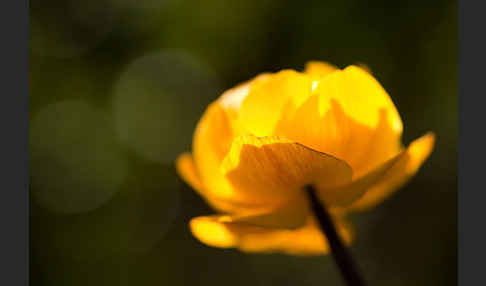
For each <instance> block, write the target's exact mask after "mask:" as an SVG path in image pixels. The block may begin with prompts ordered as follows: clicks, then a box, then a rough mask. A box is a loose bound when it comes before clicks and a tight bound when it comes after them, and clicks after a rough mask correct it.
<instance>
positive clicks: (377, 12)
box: [30, 0, 457, 286]
mask: <svg viewBox="0 0 486 286" xmlns="http://www.w3.org/2000/svg"><path fill="white" fill-rule="evenodd" d="M30 14H31V18H30V20H31V21H30V22H31V26H30V31H31V32H30V35H31V41H30V46H31V49H30V84H31V95H30V153H31V170H30V173H31V188H30V198H31V200H30V261H31V262H30V273H31V278H30V281H31V284H32V285H49V286H57V285H83V286H85V285H215V286H216V285H232V286H236V285H262V286H263V285H273V284H276V285H342V283H341V281H340V277H339V275H338V272H337V269H336V268H335V266H334V264H333V261H332V260H331V258H330V257H329V256H323V257H312V258H305V257H291V256H285V255H278V254H271V255H268V254H266V255H265V254H244V253H240V252H238V251H235V250H220V249H213V248H209V247H206V246H205V245H202V244H200V243H199V242H198V241H196V240H195V239H194V238H193V237H192V236H191V235H190V232H189V230H188V227H187V222H188V221H189V219H190V218H191V217H194V216H198V215H205V214H209V213H211V212H212V211H211V210H210V209H209V208H208V207H207V206H206V205H205V203H204V202H203V200H202V199H201V198H200V197H198V196H197V195H196V194H195V193H194V192H193V191H191V190H190V189H189V187H188V186H186V185H185V184H184V183H183V182H182V181H181V180H180V179H179V178H178V176H177V175H176V173H175V170H174V167H173V160H174V159H175V158H176V156H177V155H178V154H180V153H181V152H183V151H188V150H190V148H191V138H192V132H193V129H194V126H195V124H196V123H197V120H198V119H199V118H200V116H201V114H202V112H203V111H204V108H205V106H207V104H209V103H210V102H211V101H212V100H214V99H216V98H217V97H218V96H219V94H220V93H221V92H222V91H224V90H225V89H227V88H230V87H232V86H234V85H235V84H237V83H239V82H241V81H244V80H247V79H249V78H251V77H253V76H255V75H256V74H258V73H261V72H264V71H278V70H280V69H283V68H294V69H302V68H303V66H304V64H305V62H306V61H309V60H324V61H329V62H331V63H333V64H336V65H338V66H340V67H345V66H346V65H349V64H356V63H364V64H366V65H367V66H369V67H370V68H371V70H372V71H373V74H374V75H375V77H376V78H377V79H378V80H379V81H380V82H381V83H382V85H383V86H384V87H385V89H386V90H387V91H388V92H389V94H390V96H391V97H392V99H393V101H394V102H395V104H396V105H397V108H398V110H399V112H400V114H401V116H402V119H403V122H404V126H405V128H404V129H405V130H404V136H403V140H404V143H406V144H408V143H409V142H410V141H411V140H413V139H414V138H417V137H419V136H421V135H422V134H424V133H425V132H426V131H429V130H432V131H434V132H436V134H437V144H436V148H435V150H434V152H433V153H432V155H431V157H430V159H429V160H428V161H427V162H426V163H425V165H424V166H423V168H422V169H421V170H420V172H419V174H418V175H417V176H416V177H415V178H414V179H413V180H412V181H411V182H410V183H409V184H407V185H406V186H405V187H404V188H403V189H402V190H401V191H400V192H398V193H396V194H395V195H394V196H393V197H392V198H390V199H389V200H387V201H386V202H385V203H383V204H382V205H380V206H379V207H377V208H376V209H374V210H372V211H369V212H366V213H362V214H356V215H353V216H352V220H353V222H354V223H355V225H356V231H357V238H356V241H355V243H354V244H353V246H352V252H353V253H354V254H355V256H356V259H357V261H358V263H359V265H360V267H361V269H362V271H363V273H364V275H365V277H366V279H367V280H368V281H369V285H427V286H431V285H456V284H457V269H456V266H457V264H456V259H457V237H456V228H457V214H456V212H457V207H456V201H457V200H456V195H457V186H456V182H457V167H456V160H457V3H456V1H416V0H414V1H385V0H382V1H357V0H356V1H355V0H342V1H313V2H312V1H310V2H307V1H279V0H271V1H270V0H260V1H256V0H252V1H248V0H246V1H228V0H216V1H214V0H211V1H208V0H206V1H186V0H141V1H130V0H101V1H81V0H77V1H76V0H59V1H55V0H42V1H41V0H35V1H34V0H33V1H31V2H30Z"/></svg>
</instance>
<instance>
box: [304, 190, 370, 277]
mask: <svg viewBox="0 0 486 286" xmlns="http://www.w3.org/2000/svg"><path fill="white" fill-rule="evenodd" d="M305 189H306V191H307V194H308V196H309V199H310V202H311V206H312V210H313V211H314V214H315V216H316V218H317V220H318V221H319V225H320V227H321V230H322V232H323V233H324V234H325V236H326V237H327V240H328V242H329V246H330V248H331V252H332V255H333V257H334V260H335V261H336V264H337V266H338V268H339V270H340V271H341V275H342V276H343V278H344V280H345V281H346V285H348V286H364V285H365V283H364V280H363V278H362V277H361V275H360V274H359V272H358V270H357V267H356V263H355V262H354V260H353V258H352V256H351V254H350V253H349V251H348V249H347V248H346V246H344V244H343V242H342V241H341V239H340V238H339V236H338V234H337V231H336V227H335V225H334V223H333V222H332V219H331V216H330V215H329V213H328V212H327V210H326V208H325V206H324V205H323V204H322V202H320V201H319V199H318V198H317V195H316V193H315V189H314V187H313V186H311V185H309V186H306V188H305Z"/></svg>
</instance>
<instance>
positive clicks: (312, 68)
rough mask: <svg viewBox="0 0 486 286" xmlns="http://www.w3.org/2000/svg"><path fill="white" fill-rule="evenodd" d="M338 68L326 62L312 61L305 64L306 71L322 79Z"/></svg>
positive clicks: (314, 77) (313, 76) (315, 77)
mask: <svg viewBox="0 0 486 286" xmlns="http://www.w3.org/2000/svg"><path fill="white" fill-rule="evenodd" d="M337 69H338V68H337V67H335V66H333V65H331V64H329V63H325V62H319V61H310V62H307V64H306V65H305V69H304V73H306V74H308V75H310V76H311V77H312V78H313V79H320V78H322V77H324V76H326V75H328V74H330V73H332V72H334V71H336V70H337Z"/></svg>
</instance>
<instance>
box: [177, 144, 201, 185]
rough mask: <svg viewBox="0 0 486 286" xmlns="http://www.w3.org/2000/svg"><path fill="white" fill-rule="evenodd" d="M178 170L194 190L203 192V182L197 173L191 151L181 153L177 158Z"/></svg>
mask: <svg viewBox="0 0 486 286" xmlns="http://www.w3.org/2000/svg"><path fill="white" fill-rule="evenodd" d="M176 170H177V173H179V176H181V177H182V179H184V181H186V183H188V184H189V185H190V186H191V187H192V188H193V189H194V190H196V191H198V192H201V190H202V188H203V187H202V183H201V179H200V178H199V174H198V173H197V170H196V166H195V165H194V160H193V159H192V155H191V154H190V153H187V152H186V153H183V154H181V155H180V156H179V157H178V158H177V160H176Z"/></svg>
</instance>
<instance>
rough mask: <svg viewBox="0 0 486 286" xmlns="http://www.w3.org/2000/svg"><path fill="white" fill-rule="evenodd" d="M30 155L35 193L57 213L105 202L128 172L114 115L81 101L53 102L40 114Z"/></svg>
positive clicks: (35, 121)
mask: <svg viewBox="0 0 486 286" xmlns="http://www.w3.org/2000/svg"><path fill="white" fill-rule="evenodd" d="M30 155H31V168H30V170H31V184H32V188H31V189H32V191H33V195H34V198H35V199H36V200H37V202H38V203H39V204H40V205H41V206H43V207H45V208H47V209H49V210H51V211H53V212H57V213H81V212H86V211H91V210H94V209H96V208H98V207H100V206H101V205H103V204H104V203H105V202H107V201H108V200H109V199H110V198H111V197H112V196H113V195H114V194H115V192H116V191H117V190H118V188H119V186H120V185H121V184H122V183H123V181H124V179H125V177H126V174H127V172H128V171H127V168H128V166H127V162H126V160H125V159H124V157H123V155H122V153H121V151H120V148H119V146H118V143H117V141H116V136H115V134H114V131H113V127H112V124H111V121H110V116H108V115H107V114H105V113H104V112H102V111H101V110H98V109H96V108H94V107H92V106H91V105H89V104H87V103H85V102H83V101H81V100H67V101H62V102H58V103H54V104H51V105H48V106H46V107H44V108H43V109H41V110H40V111H39V112H38V113H37V114H36V115H35V116H34V118H33V119H32V121H31V127H30Z"/></svg>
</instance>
